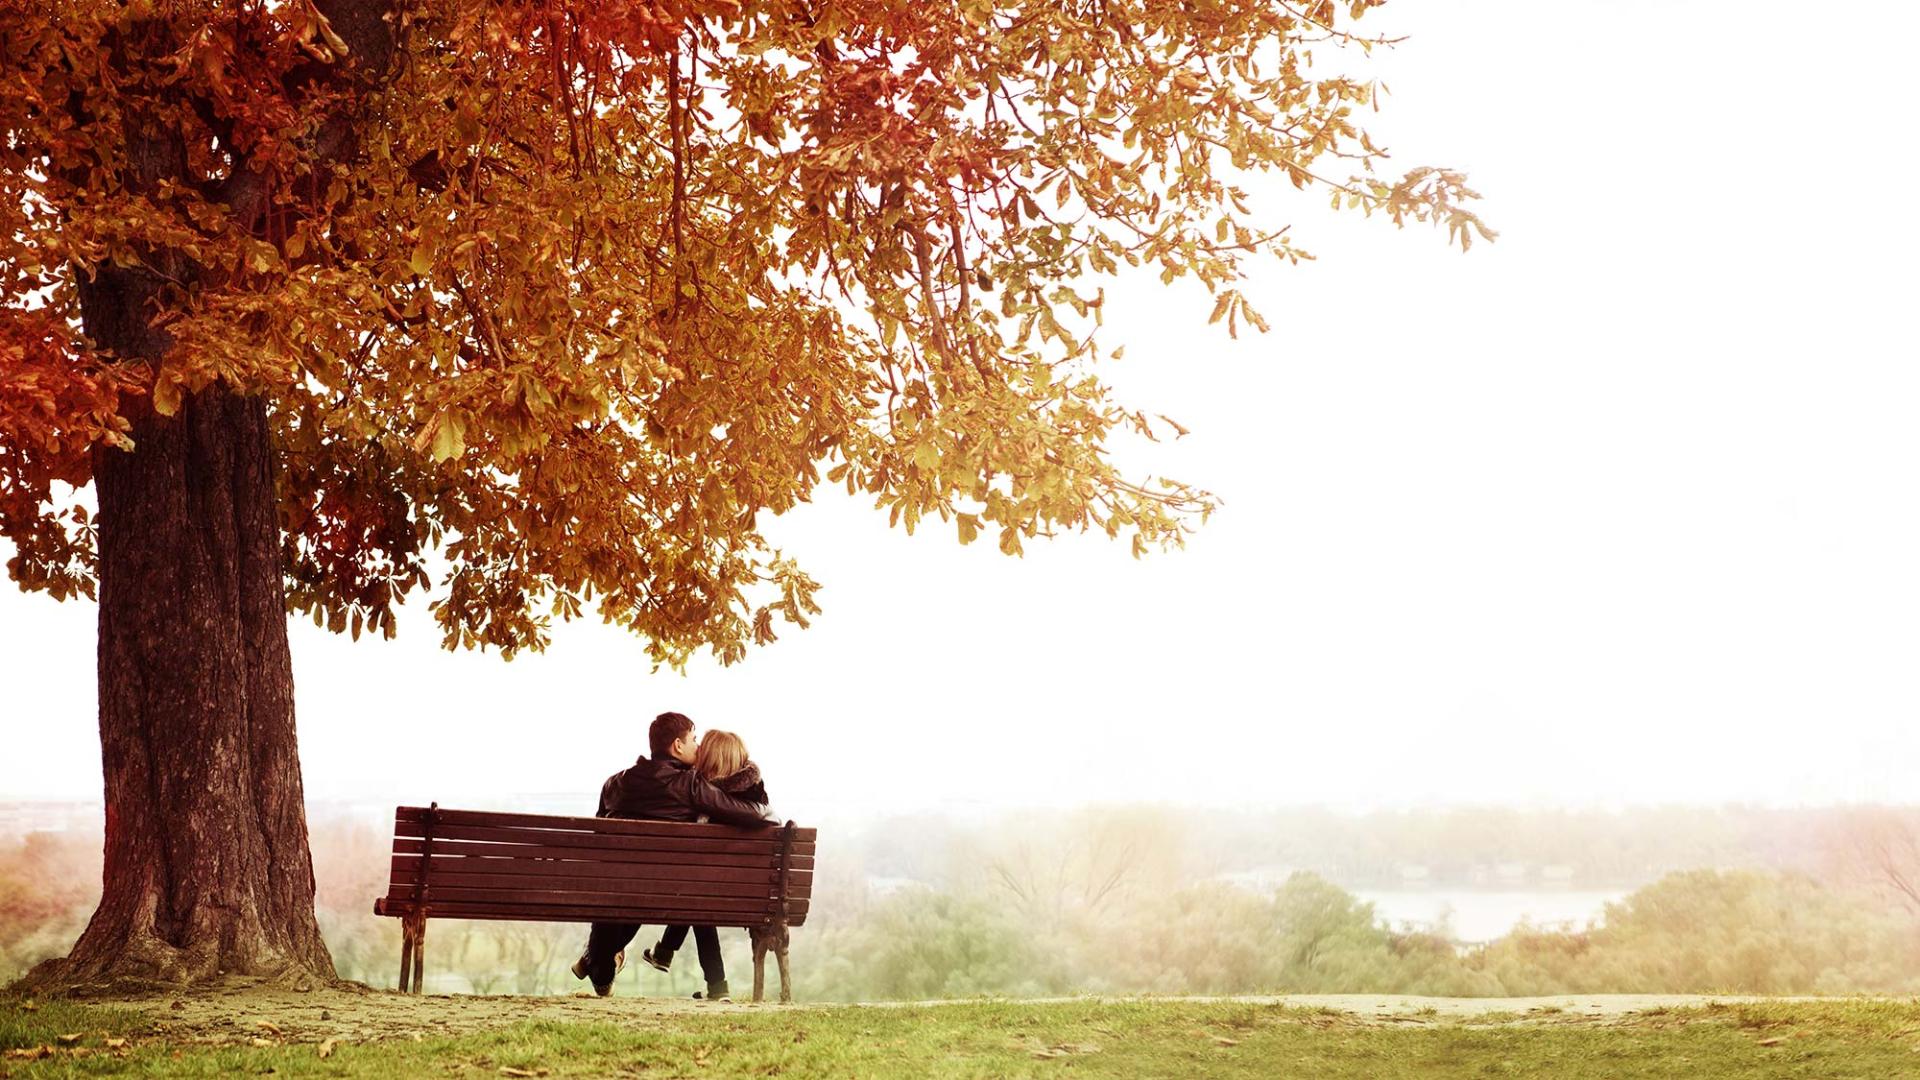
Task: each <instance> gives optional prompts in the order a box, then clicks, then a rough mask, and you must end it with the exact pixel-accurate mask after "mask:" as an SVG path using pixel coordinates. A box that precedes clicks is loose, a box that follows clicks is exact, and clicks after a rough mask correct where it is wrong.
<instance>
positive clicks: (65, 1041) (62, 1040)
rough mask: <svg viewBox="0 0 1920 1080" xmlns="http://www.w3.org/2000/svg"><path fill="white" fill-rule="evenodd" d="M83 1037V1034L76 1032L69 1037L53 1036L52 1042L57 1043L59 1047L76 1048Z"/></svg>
mask: <svg viewBox="0 0 1920 1080" xmlns="http://www.w3.org/2000/svg"><path fill="white" fill-rule="evenodd" d="M83 1037H84V1033H83V1032H78V1031H76V1032H74V1033H73V1034H71V1035H55V1036H54V1037H53V1041H54V1042H57V1043H59V1044H60V1045H61V1046H78V1045H79V1044H80V1040H81V1039H82V1038H83Z"/></svg>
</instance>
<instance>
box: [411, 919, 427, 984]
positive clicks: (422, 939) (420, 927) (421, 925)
mask: <svg viewBox="0 0 1920 1080" xmlns="http://www.w3.org/2000/svg"><path fill="white" fill-rule="evenodd" d="M426 960H427V920H425V919H421V920H420V921H419V922H418V923H416V924H415V929H414V931H413V992H414V993H416V994H417V993H419V992H420V969H421V968H422V967H423V966H425V964H426Z"/></svg>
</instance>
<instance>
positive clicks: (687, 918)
mask: <svg viewBox="0 0 1920 1080" xmlns="http://www.w3.org/2000/svg"><path fill="white" fill-rule="evenodd" d="M428 908H429V914H430V915H431V917H433V918H435V919H491V920H512V921H533V922H577V923H590V922H613V923H640V924H642V925H647V926H718V927H741V928H745V927H750V926H767V925H769V924H771V923H772V921H773V916H772V915H770V914H768V915H761V914H737V913H736V914H722V913H717V912H711V911H680V910H675V909H672V908H628V909H620V908H592V907H580V908H576V907H542V908H540V909H538V910H537V911H530V910H529V909H528V908H527V907H525V906H524V905H514V904H474V903H439V902H434V903H430V904H429V905H428ZM374 910H375V913H376V914H380V915H391V916H396V917H404V916H405V915H407V914H408V913H410V912H411V911H412V910H413V907H412V904H411V902H402V901H390V900H387V899H386V898H384V897H383V898H381V900H380V901H378V902H377V903H376V905H375V908H374ZM806 921H807V916H806V913H805V912H804V911H795V912H792V913H790V914H789V916H788V918H787V925H788V926H790V927H798V926H804V925H806Z"/></svg>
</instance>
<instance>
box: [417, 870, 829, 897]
mask: <svg viewBox="0 0 1920 1080" xmlns="http://www.w3.org/2000/svg"><path fill="white" fill-rule="evenodd" d="M427 883H428V886H429V888H430V890H431V892H432V894H433V895H434V896H439V895H441V894H442V893H443V892H444V891H445V890H446V889H450V888H456V889H457V888H470V889H471V888H480V889H538V890H540V891H542V892H555V893H566V894H569V895H589V894H591V895H604V896H612V897H616V898H619V897H627V898H633V897H642V896H745V897H759V898H760V899H763V900H764V899H768V898H770V897H772V896H773V895H774V894H775V891H776V890H777V889H778V888H779V886H778V885H776V884H775V883H774V882H772V881H769V880H767V879H766V878H765V877H764V876H763V877H762V878H761V880H759V881H670V880H655V881H622V880H620V879H618V878H597V877H564V876H559V875H554V876H548V877H529V876H526V875H521V874H454V873H445V874H443V873H441V872H439V871H437V870H436V871H434V872H433V873H432V874H431V875H429V876H428V878H427ZM388 891H389V892H390V893H400V894H403V895H407V896H411V895H413V878H412V876H411V875H408V876H406V877H400V876H398V875H396V876H395V877H394V879H393V882H392V884H391V885H390V887H389V889H388ZM811 891H812V890H811V889H810V888H809V887H808V886H802V885H790V887H789V888H788V890H787V895H788V897H790V898H792V899H796V900H804V899H806V898H807V897H808V896H809V895H810V894H811Z"/></svg>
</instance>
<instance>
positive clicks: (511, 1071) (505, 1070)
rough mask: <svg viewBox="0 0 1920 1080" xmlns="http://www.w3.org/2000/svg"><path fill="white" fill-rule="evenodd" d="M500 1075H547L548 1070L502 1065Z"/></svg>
mask: <svg viewBox="0 0 1920 1080" xmlns="http://www.w3.org/2000/svg"><path fill="white" fill-rule="evenodd" d="M500 1075H501V1076H545V1075H547V1070H545V1069H516V1068H514V1067H513V1066H511V1065H502V1066H500Z"/></svg>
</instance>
